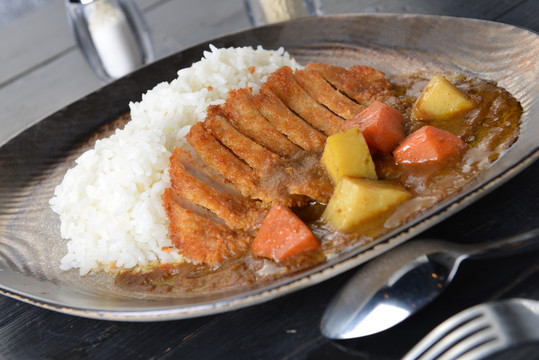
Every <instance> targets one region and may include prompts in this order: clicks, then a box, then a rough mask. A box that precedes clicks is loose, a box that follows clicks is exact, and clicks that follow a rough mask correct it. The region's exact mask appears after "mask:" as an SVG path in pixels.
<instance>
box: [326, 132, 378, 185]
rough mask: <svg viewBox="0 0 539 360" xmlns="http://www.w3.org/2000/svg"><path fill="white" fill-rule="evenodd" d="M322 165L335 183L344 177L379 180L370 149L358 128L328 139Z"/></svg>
mask: <svg viewBox="0 0 539 360" xmlns="http://www.w3.org/2000/svg"><path fill="white" fill-rule="evenodd" d="M322 164H323V165H324V166H325V168H326V170H327V171H328V173H329V176H330V177H331V179H332V180H333V182H334V183H337V182H338V181H339V179H340V178H341V177H343V176H353V177H368V178H373V179H376V178H377V175H376V169H375V167H374V162H373V161H372V157H371V153H370V152H369V147H368V146H367V143H366V142H365V138H364V137H363V134H362V133H361V130H360V129H359V128H358V127H353V128H350V129H348V130H345V131H341V132H338V133H336V134H333V135H331V136H329V137H328V138H327V140H326V146H325V147H324V153H323V154H322Z"/></svg>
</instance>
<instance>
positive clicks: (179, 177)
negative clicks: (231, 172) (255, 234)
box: [169, 148, 267, 230]
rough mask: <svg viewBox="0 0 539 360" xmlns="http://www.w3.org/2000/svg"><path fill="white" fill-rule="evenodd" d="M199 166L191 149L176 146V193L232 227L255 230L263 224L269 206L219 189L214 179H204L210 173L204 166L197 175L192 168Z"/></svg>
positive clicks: (172, 161) (171, 171)
mask: <svg viewBox="0 0 539 360" xmlns="http://www.w3.org/2000/svg"><path fill="white" fill-rule="evenodd" d="M184 164H189V165H190V166H185V165H184ZM195 166H196V165H195V164H194V162H193V159H192V157H191V155H190V154H189V153H188V152H187V151H185V150H184V149H178V148H177V149H175V151H174V154H173V155H172V156H171V157H170V167H169V174H170V182H171V184H172V188H173V189H174V191H175V192H176V194H178V195H179V196H182V197H184V198H186V199H187V200H190V201H192V202H193V203H195V204H197V205H200V206H202V207H204V208H206V209H208V210H209V211H211V212H213V213H215V214H216V215H217V216H218V217H219V218H221V219H223V220H224V222H225V223H226V224H227V225H228V226H229V227H230V228H232V229H244V230H253V229H256V228H258V227H259V226H260V224H261V223H262V220H263V219H264V216H265V214H266V213H267V210H266V209H265V208H263V207H262V206H261V204H260V203H259V202H257V201H254V200H251V199H249V198H247V197H243V196H241V195H239V194H232V193H230V192H227V191H223V190H219V189H218V188H217V187H213V186H212V185H214V182H212V183H211V184H208V183H206V182H204V179H207V178H208V176H201V174H200V171H202V170H199V172H197V174H196V175H195V174H191V173H190V172H189V171H188V168H191V169H192V168H194V167H195ZM214 186H215V185H214Z"/></svg>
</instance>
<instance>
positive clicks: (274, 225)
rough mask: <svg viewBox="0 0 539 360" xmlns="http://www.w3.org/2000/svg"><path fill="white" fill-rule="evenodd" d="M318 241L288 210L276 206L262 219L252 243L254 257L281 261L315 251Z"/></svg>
mask: <svg viewBox="0 0 539 360" xmlns="http://www.w3.org/2000/svg"><path fill="white" fill-rule="evenodd" d="M318 246H319V244H318V240H316V238H315V237H314V235H313V233H312V232H311V230H309V228H308V227H307V225H305V223H304V222H303V221H301V220H300V219H299V218H298V217H297V216H296V214H294V213H293V212H292V210H290V209H289V208H287V207H285V206H282V205H279V204H276V205H273V207H272V208H271V209H270V211H269V212H268V214H267V215H266V218H265V219H264V221H263V223H262V226H261V227H260V230H258V234H257V235H256V238H255V239H254V241H253V244H252V248H251V251H252V253H253V255H254V256H258V257H265V258H270V259H273V260H275V261H281V260H285V259H287V258H289V257H290V256H293V255H297V254H300V253H303V252H307V251H311V250H315V249H317V248H318Z"/></svg>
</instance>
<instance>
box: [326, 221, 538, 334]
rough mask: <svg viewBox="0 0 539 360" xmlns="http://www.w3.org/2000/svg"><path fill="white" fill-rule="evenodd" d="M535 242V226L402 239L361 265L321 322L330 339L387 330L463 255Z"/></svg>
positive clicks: (440, 285)
mask: <svg viewBox="0 0 539 360" xmlns="http://www.w3.org/2000/svg"><path fill="white" fill-rule="evenodd" d="M538 245H539V228H537V229H534V230H532V231H529V232H526V233H523V234H519V235H516V236H512V237H509V238H505V239H502V240H497V241H492V242H487V243H479V244H467V245H462V244H456V243H451V242H447V241H441V240H417V241H411V242H408V243H405V244H403V245H400V246H398V247H396V248H395V249H393V250H391V251H389V252H387V253H385V254H383V255H381V256H379V257H377V258H376V259H374V260H372V261H370V262H369V263H367V264H366V265H364V266H363V267H362V268H361V269H360V270H359V271H358V272H357V273H356V274H355V275H354V276H353V277H352V278H351V279H350V280H349V281H348V283H347V284H346V285H345V286H344V287H343V288H342V289H341V290H340V291H339V292H338V293H337V295H336V296H335V297H334V298H333V299H332V301H331V302H330V304H329V305H328V307H327V309H326V311H325V313H324V315H323V317H322V321H321V326H320V329H321V332H322V334H323V335H324V336H326V337H327V338H330V339H341V340H342V339H352V338H358V337H363V336H368V335H372V334H376V333H378V332H381V331H384V330H386V329H389V328H391V327H393V326H395V325H397V324H399V323H400V322H402V321H403V320H405V319H406V318H408V317H410V316H411V315H412V314H414V313H415V312H417V311H418V310H420V309H421V308H423V307H424V306H425V305H426V304H428V303H430V302H431V301H432V300H434V299H435V298H436V297H437V296H438V295H439V294H440V293H442V291H444V290H445V288H446V287H447V286H448V285H449V283H450V282H451V281H452V280H453V278H454V276H455V274H456V272H457V270H458V268H459V265H460V264H461V263H462V261H463V260H465V259H477V258H486V257H493V256H505V255H511V254H518V253H521V252H524V251H525V250H529V249H532V248H534V247H537V246H538Z"/></svg>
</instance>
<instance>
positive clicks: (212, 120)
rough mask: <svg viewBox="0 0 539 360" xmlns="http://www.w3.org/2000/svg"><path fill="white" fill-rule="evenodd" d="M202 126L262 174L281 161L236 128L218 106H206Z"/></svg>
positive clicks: (277, 156)
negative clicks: (206, 110)
mask: <svg viewBox="0 0 539 360" xmlns="http://www.w3.org/2000/svg"><path fill="white" fill-rule="evenodd" d="M204 128H205V129H206V130H207V131H209V132H210V133H211V134H212V135H213V136H215V138H216V139H217V140H219V141H220V142H221V143H222V144H223V145H224V146H226V147H227V148H229V149H230V150H232V152H233V153H234V154H236V155H237V156H238V157H239V158H241V159H243V161H245V162H246V163H247V164H248V165H249V166H250V167H252V168H253V169H255V170H258V171H261V172H262V173H263V174H264V173H266V172H267V170H268V169H269V168H271V167H273V166H275V165H276V164H278V163H279V162H280V161H281V158H280V157H279V155H277V154H275V153H273V152H271V151H269V150H268V149H266V148H264V147H263V146H261V145H259V144H257V143H255V142H254V141H253V140H251V139H249V138H248V137H247V136H245V135H243V134H242V133H240V132H239V131H238V130H236V128H234V126H233V125H232V124H231V123H230V122H229V121H228V120H227V119H226V117H225V114H224V112H223V111H222V109H221V107H220V106H210V107H209V108H208V115H207V117H206V120H205V121H204Z"/></svg>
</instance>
